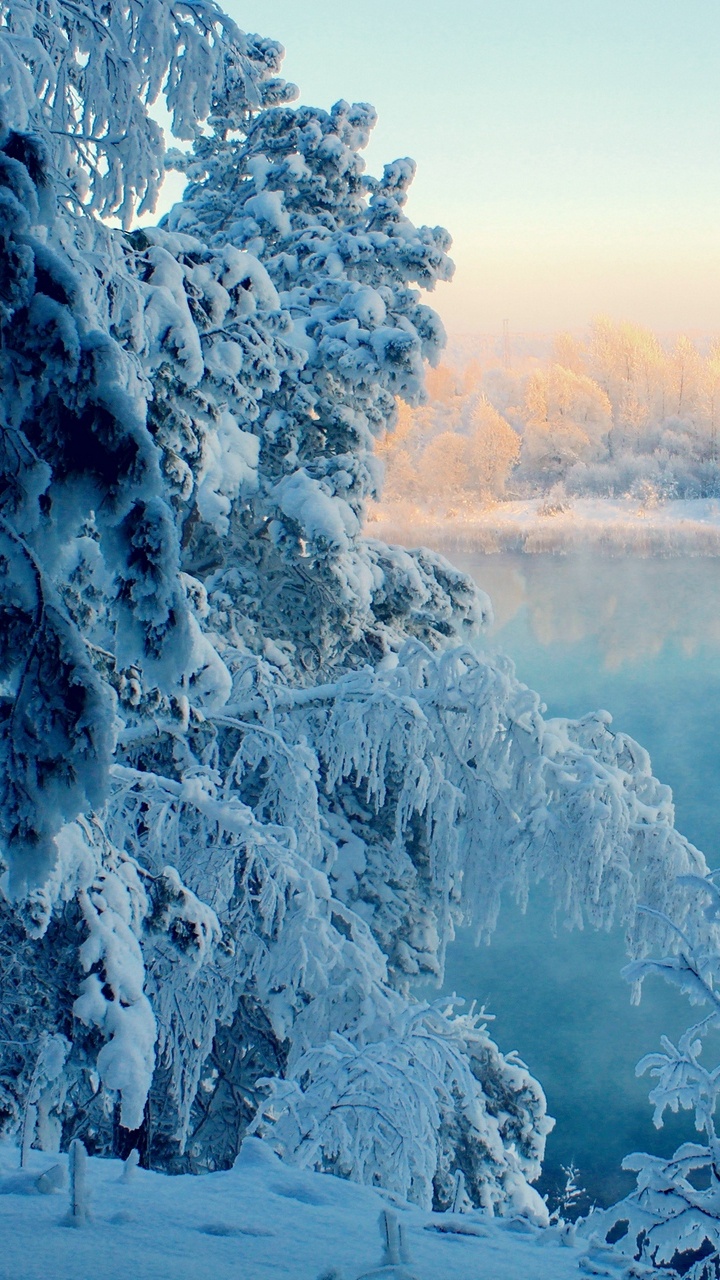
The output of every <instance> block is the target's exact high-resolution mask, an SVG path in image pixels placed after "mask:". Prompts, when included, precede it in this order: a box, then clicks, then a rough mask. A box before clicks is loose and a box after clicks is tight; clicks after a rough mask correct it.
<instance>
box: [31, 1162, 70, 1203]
mask: <svg viewBox="0 0 720 1280" xmlns="http://www.w3.org/2000/svg"><path fill="white" fill-rule="evenodd" d="M35 1186H36V1188H37V1190H38V1191H39V1192H40V1195H41V1196H51V1195H54V1194H55V1192H56V1191H62V1189H63V1187H64V1186H65V1170H64V1168H63V1166H62V1165H61V1164H53V1165H51V1166H50V1168H49V1169H46V1170H45V1172H44V1173H41V1174H40V1177H39V1178H36V1179H35Z"/></svg>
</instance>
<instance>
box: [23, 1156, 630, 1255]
mask: <svg viewBox="0 0 720 1280" xmlns="http://www.w3.org/2000/svg"><path fill="white" fill-rule="evenodd" d="M58 1162H59V1166H60V1167H59V1170H58V1171H57V1172H56V1173H55V1174H54V1176H53V1178H51V1179H45V1180H44V1184H43V1188H42V1189H41V1188H39V1187H38V1186H37V1180H38V1178H39V1177H41V1175H42V1174H43V1173H45V1172H46V1171H47V1170H48V1169H49V1168H50V1166H51V1165H53V1166H56V1169H57V1165H58ZM19 1163H20V1161H19V1152H18V1150H17V1148H16V1147H14V1146H11V1145H10V1144H8V1143H2V1144H0V1239H2V1241H3V1251H2V1261H1V1262H0V1276H2V1278H3V1280H10V1277H12V1280H47V1277H48V1276H52V1277H53V1280H80V1277H85V1276H91V1275H99V1274H102V1276H103V1280H127V1277H128V1276H132V1277H133V1280H215V1277H217V1276H236V1275H237V1276H240V1275H242V1276H245V1277H247V1280H270V1278H272V1280H284V1278H287V1280H318V1277H319V1276H321V1275H326V1276H330V1275H335V1276H337V1277H338V1278H339V1277H341V1276H342V1277H344V1280H356V1277H359V1276H364V1275H365V1274H366V1273H368V1272H369V1273H371V1274H375V1268H377V1267H379V1266H380V1265H381V1259H382V1256H383V1250H382V1246H381V1238H380V1231H379V1228H378V1220H379V1218H380V1215H381V1213H382V1212H383V1211H385V1210H388V1209H390V1210H391V1211H392V1213H393V1215H396V1216H397V1220H398V1221H399V1224H400V1227H401V1230H402V1236H403V1239H404V1243H405V1247H406V1251H407V1257H408V1263H407V1275H408V1276H412V1277H414V1278H416V1280H439V1278H440V1277H447V1276H452V1277H453V1280H478V1277H479V1276H488V1277H490V1276H492V1277H493V1280H577V1277H578V1274H579V1272H578V1265H579V1263H580V1264H581V1266H582V1263H583V1258H584V1256H586V1255H587V1253H588V1242H587V1241H584V1240H580V1239H578V1240H577V1241H573V1236H572V1229H571V1230H570V1232H569V1233H568V1232H567V1231H565V1232H563V1231H562V1230H559V1229H556V1228H555V1229H553V1228H551V1229H548V1230H540V1229H539V1228H537V1227H534V1226H533V1225H532V1223H530V1222H529V1221H527V1220H526V1219H524V1218H517V1217H516V1218H509V1219H503V1220H502V1221H498V1222H496V1221H493V1220H492V1219H490V1218H487V1217H485V1216H484V1215H483V1214H481V1213H480V1212H477V1211H475V1212H472V1213H467V1214H454V1213H446V1214H432V1213H424V1212H423V1211H422V1210H419V1209H417V1208H415V1207H414V1206H411V1205H408V1204H405V1203H404V1202H403V1201H399V1200H396V1199H394V1198H393V1199H392V1200H391V1199H390V1198H389V1197H387V1196H383V1195H382V1193H380V1192H377V1191H373V1190H371V1189H370V1188H367V1187H359V1186H357V1185H355V1184H354V1183H349V1182H344V1181H342V1180H341V1179H339V1178H333V1177H331V1176H329V1175H327V1174H317V1173H305V1172H301V1171H299V1170H297V1169H290V1168H288V1167H287V1166H285V1165H283V1164H282V1163H281V1161H280V1160H279V1159H278V1158H277V1157H276V1156H274V1155H273V1154H272V1152H271V1151H270V1150H269V1149H268V1148H267V1147H266V1146H265V1145H264V1144H263V1143H261V1142H260V1141H258V1140H257V1139H252V1138H251V1139H246V1141H245V1143H244V1144H243V1148H242V1151H241V1152H240V1155H239V1156H238V1158H237V1160H236V1162H235V1166H234V1168H233V1169H230V1170H228V1171H227V1172H226V1173H213V1174H208V1175H207V1176H206V1177H203V1178H196V1177H192V1176H184V1177H176V1178H169V1177H167V1176H164V1175H162V1174H157V1173H150V1172H147V1171H146V1170H144V1169H133V1170H132V1171H131V1173H130V1175H129V1176H123V1166H122V1164H121V1162H120V1161H119V1160H98V1159H89V1160H88V1162H87V1173H86V1189H87V1198H88V1221H87V1223H86V1224H85V1225H84V1226H82V1227H81V1228H80V1229H78V1230H74V1231H70V1230H68V1229H67V1226H66V1225H64V1224H63V1220H64V1217H65V1214H66V1210H67V1204H68V1191H67V1185H68V1179H67V1171H66V1164H67V1157H66V1156H64V1155H63V1156H47V1155H43V1154H42V1153H40V1152H35V1151H33V1152H31V1154H30V1162H29V1166H28V1168H27V1170H23V1171H22V1172H20V1170H19ZM47 1187H50V1188H53V1187H57V1190H55V1191H54V1192H53V1191H52V1190H51V1191H50V1193H47V1192H46V1193H44V1194H43V1191H44V1190H45V1188H47ZM613 1261H615V1256H614V1255H613ZM617 1263H618V1264H619V1265H618V1268H617V1270H613V1272H612V1274H614V1275H617V1276H618V1280H619V1277H620V1275H621V1271H622V1268H623V1267H624V1266H626V1265H627V1260H626V1259H625V1260H622V1259H620V1258H617ZM333 1268H335V1269H336V1270H335V1271H333ZM584 1273H585V1274H587V1273H588V1272H587V1271H585V1272H584ZM380 1274H383V1275H384V1274H388V1273H386V1272H380ZM389 1274H391V1275H392V1274H394V1273H393V1272H390V1273H389ZM398 1274H399V1272H398ZM580 1274H583V1270H582V1269H581V1271H580ZM590 1274H598V1271H597V1269H596V1270H595V1271H594V1272H590ZM600 1274H610V1272H607V1271H605V1272H601V1273H600Z"/></svg>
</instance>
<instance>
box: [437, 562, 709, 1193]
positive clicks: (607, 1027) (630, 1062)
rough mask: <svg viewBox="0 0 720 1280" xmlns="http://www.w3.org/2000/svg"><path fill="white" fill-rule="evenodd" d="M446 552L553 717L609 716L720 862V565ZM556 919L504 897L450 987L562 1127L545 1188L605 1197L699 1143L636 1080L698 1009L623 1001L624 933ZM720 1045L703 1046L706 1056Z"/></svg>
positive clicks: (684, 1118)
mask: <svg viewBox="0 0 720 1280" xmlns="http://www.w3.org/2000/svg"><path fill="white" fill-rule="evenodd" d="M438 550H443V548H442V547H438ZM447 554H448V555H449V558H450V559H451V560H452V561H453V563H455V564H456V565H458V567H460V568H463V569H465V570H466V571H468V572H469V573H470V574H472V576H473V577H474V578H475V580H476V581H477V582H478V584H479V585H480V586H481V587H483V588H484V590H486V591H487V592H488V594H489V595H490V597H491V599H492V601H493V605H494V609H495V615H496V623H495V627H494V629H493V632H492V634H491V636H490V637H489V640H488V644H487V647H488V648H490V649H500V650H502V651H503V652H505V653H507V654H509V655H510V656H511V657H512V658H513V659H514V661H515V664H516V668H517V674H518V676H519V678H520V679H521V680H523V681H524V682H525V683H526V684H528V685H530V686H531V688H534V689H536V690H537V691H538V692H539V693H540V695H541V697H542V698H543V700H544V702H545V703H546V704H547V709H548V714H549V715H563V716H572V717H575V716H580V715H583V714H584V713H586V712H588V711H592V710H595V709H597V708H599V707H603V708H605V709H607V710H608V711H610V712H611V714H612V716H613V720H614V725H615V727H616V728H617V729H619V730H622V731H623V732H626V733H629V734H630V735H631V736H632V737H634V738H636V739H637V740H638V741H639V742H641V743H642V745H643V746H644V747H646V748H647V749H648V750H649V752H650V755H651V758H652V763H653V771H654V773H655V774H656V776H657V777H659V778H660V780H661V781H662V782H664V783H668V784H669V785H670V786H671V787H672V790H673V796H674V800H675V805H676V823H677V826H678V828H679V830H680V831H681V832H682V833H683V834H684V835H686V836H687V837H688V839H690V840H691V841H692V842H693V844H695V845H697V846H698V847H699V848H701V849H702V850H703V852H704V853H705V854H706V856H707V858H708V861H709V863H710V865H711V866H714V865H717V864H718V863H720V856H718V854H717V852H716V847H717V837H718V830H717V828H718V818H717V794H718V783H719V782H720V736H719V735H718V731H717V724H718V709H719V708H720V560H717V559H707V560H698V559H693V560H681V559H670V560H660V559H633V558H627V559H603V558H601V557H587V556H519V555H516V556H513V555H509V554H508V555H491V556H484V555H473V554H468V553H460V552H458V551H452V552H448V553H447ZM551 916H552V905H551V904H550V903H549V902H548V901H547V900H546V898H545V895H544V894H543V892H542V888H540V889H538V890H536V891H535V894H534V896H533V897H532V899H531V902H530V906H529V908H528V911H527V913H526V914H525V915H522V914H521V912H520V911H519V909H518V908H517V907H516V906H515V904H514V903H512V902H508V903H506V904H505V907H504V910H503V912H502V914H501V917H500V922H499V925H498V929H497V933H496V935H495V937H494V939H493V941H492V943H491V945H490V947H487V948H486V947H483V948H480V949H476V948H475V947H474V946H473V944H472V940H471V938H470V937H469V935H467V934H461V936H459V937H458V939H457V941H456V943H455V944H454V945H453V947H452V948H451V950H450V952H449V955H448V963H447V975H446V982H445V986H444V990H445V991H447V992H452V991H457V992H458V993H459V994H462V995H464V996H466V997H468V998H469V999H477V1000H478V1001H479V1003H481V1004H484V1005H485V1006H486V1008H487V1009H488V1010H489V1011H490V1012H491V1013H494V1014H496V1015H497V1020H496V1021H495V1023H494V1024H493V1034H494V1036H495V1038H496V1039H497V1041H498V1043H499V1045H500V1047H501V1048H502V1049H504V1050H506V1051H507V1050H511V1049H516V1050H517V1051H518V1052H519V1054H520V1056H521V1057H522V1058H523V1060H524V1061H525V1062H526V1063H527V1064H528V1066H529V1067H530V1069H531V1070H532V1071H533V1073H534V1074H535V1075H536V1076H537V1077H538V1079H539V1080H540V1081H541V1082H542V1084H543V1086H544V1088H545V1091H546V1093H547V1097H548V1107H549V1111H550V1113H551V1114H552V1115H554V1116H555V1118H556V1120H557V1124H556V1128H555V1130H554V1132H553V1133H552V1134H551V1135H550V1137H549V1139H548V1148H547V1161H546V1166H545V1172H544V1175H543V1181H542V1183H541V1184H540V1189H541V1191H543V1192H544V1191H551V1192H552V1191H554V1190H555V1188H556V1187H557V1186H558V1185H559V1184H562V1183H563V1182H564V1175H563V1173H562V1169H561V1166H562V1165H567V1164H568V1163H569V1162H570V1161H573V1162H574V1163H575V1165H577V1166H578V1168H579V1171H580V1173H579V1181H580V1182H581V1184H582V1185H583V1186H584V1187H585V1188H586V1190H587V1192H588V1194H589V1196H590V1199H591V1200H595V1201H597V1202H598V1203H604V1204H608V1203H612V1202H613V1201H614V1200H616V1199H618V1197H619V1196H621V1195H622V1194H624V1193H625V1191H626V1190H629V1189H630V1187H631V1186H632V1185H633V1183H634V1178H633V1175H631V1174H626V1173H623V1172H622V1171H621V1170H620V1162H621V1160H622V1157H623V1156H624V1155H626V1154H628V1153H629V1152H631V1151H634V1150H645V1151H650V1152H655V1153H658V1154H661V1153H663V1154H664V1153H669V1152H671V1151H672V1150H673V1149H674V1148H675V1147H676V1146H677V1145H678V1143H679V1142H681V1141H684V1140H689V1139H692V1138H693V1135H694V1127H693V1121H692V1116H691V1115H689V1114H687V1113H685V1114H683V1115H680V1116H678V1117H675V1116H671V1117H669V1119H666V1123H665V1127H664V1128H663V1129H661V1130H660V1131H658V1130H656V1129H654V1127H653V1125H652V1108H651V1106H650V1104H649V1103H648V1100H647V1095H648V1090H649V1088H650V1087H651V1085H652V1080H651V1078H650V1077H642V1078H641V1079H636V1078H635V1074H634V1071H635V1064H636V1062H637V1061H638V1059H639V1058H640V1057H642V1055H643V1054H645V1053H648V1052H652V1051H655V1050H656V1049H657V1048H659V1047H660V1046H659V1041H660V1036H661V1034H663V1033H666V1034H668V1035H669V1036H670V1037H671V1038H674V1037H675V1036H676V1035H677V1034H679V1032H680V1031H681V1030H683V1029H684V1028H685V1027H686V1026H687V1025H688V1023H689V1020H690V1015H691V1010H690V1006H689V1005H688V1003H687V1001H686V1000H685V999H684V998H683V997H682V996H680V995H679V994H677V993H676V992H675V991H673V990H672V989H671V988H669V987H667V986H666V985H665V984H664V983H662V981H661V980H659V979H652V978H650V979H648V980H647V981H646V983H645V987H644V992H643V998H642V1003H641V1005H640V1007H639V1008H638V1007H633V1006H631V1005H630V999H629V988H628V986H627V985H626V984H625V983H624V982H623V980H622V978H621V977H620V969H621V968H622V966H623V964H624V963H625V962H626V956H625V951H624V945H623V939H622V933H621V930H617V931H614V932H613V933H611V934H609V935H608V934H600V935H599V934H595V933H592V932H590V931H586V932H584V933H568V932H567V931H566V930H565V929H563V928H562V926H560V927H559V929H558V930H557V934H556V935H553V931H552V925H551ZM717 1047H718V1046H716V1045H714V1044H711V1043H708V1045H707V1049H706V1055H707V1061H711V1060H712V1057H713V1053H714V1052H715V1050H716V1049H717Z"/></svg>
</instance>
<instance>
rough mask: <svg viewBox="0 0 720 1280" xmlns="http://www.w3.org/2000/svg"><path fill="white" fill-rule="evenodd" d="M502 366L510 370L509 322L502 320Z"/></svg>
mask: <svg viewBox="0 0 720 1280" xmlns="http://www.w3.org/2000/svg"><path fill="white" fill-rule="evenodd" d="M503 364H504V366H505V368H506V369H509V368H510V321H509V320H503Z"/></svg>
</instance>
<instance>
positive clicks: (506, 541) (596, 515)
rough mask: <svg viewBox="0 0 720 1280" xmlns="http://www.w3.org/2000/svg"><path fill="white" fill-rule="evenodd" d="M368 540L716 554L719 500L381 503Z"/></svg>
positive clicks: (486, 548)
mask: <svg viewBox="0 0 720 1280" xmlns="http://www.w3.org/2000/svg"><path fill="white" fill-rule="evenodd" d="M367 533H368V535H369V536H371V537H373V538H381V539H383V540H386V541H388V542H400V543H405V544H409V545H412V546H417V545H418V543H422V542H423V541H431V542H432V543H436V542H437V541H438V537H440V538H441V540H442V544H443V546H444V547H446V548H451V547H457V548H458V549H459V550H463V551H483V552H492V551H525V552H543V551H545V552H547V551H560V552H562V551H565V550H569V549H570V548H573V549H574V548H577V547H582V548H583V549H587V550H593V551H603V552H605V553H606V554H609V555H621V554H623V553H625V552H632V553H633V554H634V555H668V556H670V555H698V556H700V555H702V556H706V555H710V556H720V501H719V500H718V499H716V498H696V499H688V500H686V501H680V500H677V501H673V502H664V503H659V504H658V505H657V506H649V505H648V506H643V505H642V504H641V503H639V502H638V501H637V500H636V499H632V498H577V499H575V500H574V501H573V502H572V505H571V506H570V507H569V508H568V509H567V510H566V511H558V512H556V513H555V514H547V513H543V502H542V501H540V500H538V499H537V498H534V499H529V500H526V501H522V502H499V503H497V504H496V505H495V506H488V507H477V508H469V507H461V508H458V509H457V510H453V509H451V508H450V509H446V510H444V511H441V510H439V509H437V510H432V511H431V510H429V509H422V508H420V507H417V506H413V505H412V504H410V503H395V504H391V503H387V504H385V505H383V506H382V507H378V508H375V510H374V511H372V512H371V514H370V518H369V520H368V524H367Z"/></svg>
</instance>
